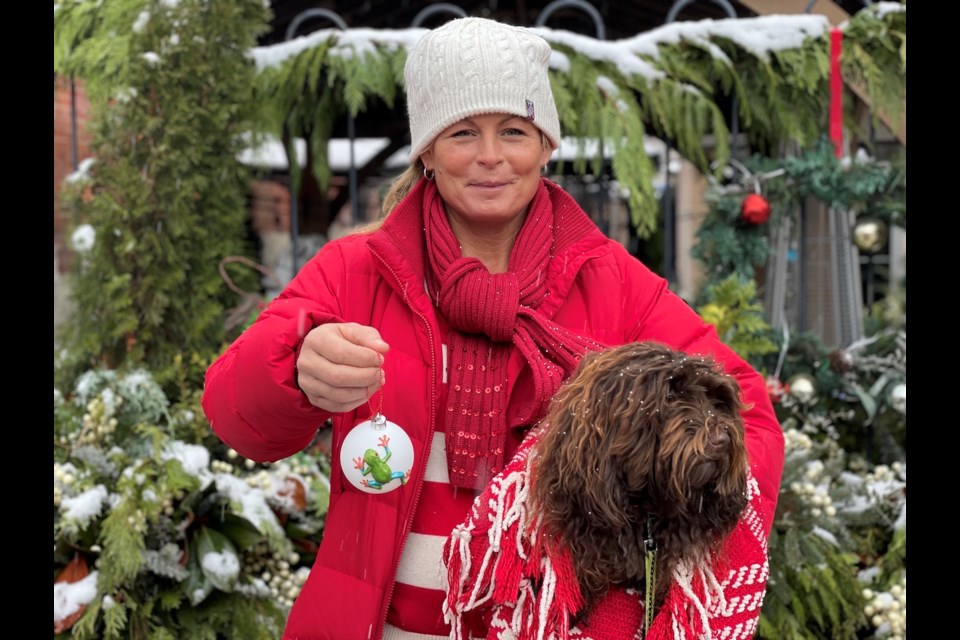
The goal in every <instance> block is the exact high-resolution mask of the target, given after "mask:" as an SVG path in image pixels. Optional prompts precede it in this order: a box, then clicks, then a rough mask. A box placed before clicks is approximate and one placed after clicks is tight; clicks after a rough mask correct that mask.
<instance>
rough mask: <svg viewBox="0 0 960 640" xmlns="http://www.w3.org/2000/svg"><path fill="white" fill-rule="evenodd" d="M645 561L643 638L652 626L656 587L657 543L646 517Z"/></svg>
mask: <svg viewBox="0 0 960 640" xmlns="http://www.w3.org/2000/svg"><path fill="white" fill-rule="evenodd" d="M643 549H644V555H645V559H646V562H645V564H646V567H645V573H646V580H645V582H646V593H645V594H644V597H643V600H644V603H643V637H644V638H646V637H647V634H648V633H649V632H650V625H651V624H653V605H654V601H655V600H656V586H657V541H656V540H654V539H653V519H652V518H651V517H650V516H647V527H646V532H645V534H644V538H643Z"/></svg>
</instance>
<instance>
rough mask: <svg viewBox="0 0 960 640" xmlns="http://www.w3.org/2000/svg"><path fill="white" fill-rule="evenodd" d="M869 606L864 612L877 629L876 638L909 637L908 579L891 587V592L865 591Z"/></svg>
mask: <svg viewBox="0 0 960 640" xmlns="http://www.w3.org/2000/svg"><path fill="white" fill-rule="evenodd" d="M863 597H864V599H866V601H867V604H866V606H865V607H864V608H863V612H864V613H866V614H867V617H868V618H869V619H870V623H871V624H872V625H873V626H874V627H875V628H876V629H877V632H876V637H877V638H884V639H886V640H905V638H906V637H907V577H906V575H904V576H903V577H902V578H900V582H899V583H897V584H895V585H893V586H892V587H890V590H889V591H880V592H876V591H873V590H872V589H864V590H863Z"/></svg>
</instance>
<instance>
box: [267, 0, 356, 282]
mask: <svg viewBox="0 0 960 640" xmlns="http://www.w3.org/2000/svg"><path fill="white" fill-rule="evenodd" d="M310 18H327V19H328V20H330V21H331V22H333V23H334V24H335V25H337V27H338V28H339V29H346V28H347V23H346V22H344V20H343V18H341V17H340V15H339V14H338V13H336V12H334V11H330V10H329V9H316V8H315V9H306V10H304V11H301V12H300V13H298V14H297V15H296V16H294V18H293V20H291V21H290V24H289V25H287V31H286V34H285V35H284V41H287V40H292V39H293V37H294V36H295V35H296V33H297V29H299V28H300V25H301V24H303V23H304V21H306V20H309V19H310ZM347 127H348V130H349V131H351V132H352V130H353V116H352V115H350V113H349V111H348V112H347ZM291 136H293V142H292V145H291V146H292V147H293V157H292V158H289V160H290V163H291V166H292V164H293V163H294V162H297V163H299V158H298V156H297V140H296V137H295V136H294V134H293V133H291ZM299 168H300V167H299V165H298V166H297V169H298V170H299ZM356 179H357V178H356V170H355V167H354V164H353V134H352V133H351V134H350V201H351V202H353V206H354V212H356V210H357V209H356V207H357V202H356V197H355V192H356V184H355V183H356ZM302 180H303V179H302V177H301V183H302ZM293 182H294V180H293V170H292V169H290V252H291V257H292V260H291V272H290V277H291V278H292V277H293V276H295V275H297V272H298V271H299V270H300V265H299V264H298V259H297V237H298V236H299V235H300V213H299V207H298V202H297V201H298V199H299V189H297V188H295V187H294V184H293ZM297 186H299V185H297Z"/></svg>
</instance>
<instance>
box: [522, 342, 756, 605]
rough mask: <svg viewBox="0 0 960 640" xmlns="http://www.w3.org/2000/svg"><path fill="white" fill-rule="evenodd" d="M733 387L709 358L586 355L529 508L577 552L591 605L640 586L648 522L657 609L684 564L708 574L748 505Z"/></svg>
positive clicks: (564, 395)
mask: <svg viewBox="0 0 960 640" xmlns="http://www.w3.org/2000/svg"><path fill="white" fill-rule="evenodd" d="M741 409H742V405H741V402H740V395H739V388H738V386H737V384H736V382H735V381H734V380H733V379H732V378H731V377H729V376H728V375H726V374H724V373H722V372H721V371H720V369H719V367H718V366H717V365H716V364H715V363H714V361H713V360H711V359H709V358H705V357H700V356H690V355H687V354H685V353H682V352H679V351H675V350H673V349H670V348H668V347H665V346H662V345H659V344H655V343H647V342H645V343H632V344H628V345H624V346H621V347H617V348H615V349H610V350H607V351H603V352H599V353H594V354H589V355H587V356H585V357H584V359H583V361H582V362H581V363H580V366H579V368H578V369H577V372H576V373H575V374H574V376H573V377H572V378H571V379H570V381H568V382H567V383H566V384H565V385H564V386H563V387H562V388H561V389H560V391H559V392H558V393H557V395H556V397H555V398H554V400H553V402H552V404H551V407H550V410H549V412H548V414H547V416H546V417H545V418H544V420H543V424H544V425H546V431H545V433H544V434H543V435H542V436H541V439H540V440H539V442H537V444H536V457H535V459H534V462H533V466H532V468H531V474H532V477H531V487H530V491H531V496H530V497H531V501H532V504H533V505H535V506H536V507H535V508H536V511H537V513H539V514H540V517H541V518H542V521H541V526H542V531H543V532H551V534H552V535H549V537H550V539H552V540H553V541H554V542H555V543H558V544H564V545H566V546H568V547H569V549H570V551H571V552H572V556H573V562H574V567H575V570H576V575H577V579H578V582H579V585H580V590H581V593H582V595H583V597H584V600H585V602H586V606H585V607H584V608H583V609H581V615H579V616H578V618H580V619H582V618H583V617H584V616H586V615H588V614H589V611H590V609H591V606H592V605H593V604H595V603H596V602H598V601H599V599H600V598H601V597H602V596H603V595H604V593H606V591H607V589H608V587H610V586H613V585H618V586H623V587H628V588H635V589H638V590H640V591H642V590H643V589H644V562H645V561H644V543H643V541H644V537H645V528H646V525H647V522H648V519H649V522H650V523H651V533H652V535H653V538H654V539H655V541H656V543H657V545H658V548H659V550H658V561H657V575H658V580H657V589H656V592H657V594H656V595H657V602H658V604H659V603H660V602H662V600H663V597H664V596H665V594H666V591H667V589H668V588H669V586H670V584H671V579H670V577H671V576H672V575H673V569H674V568H675V567H676V566H677V564H678V563H679V562H681V561H683V562H692V563H694V564H696V565H700V566H705V565H706V564H707V563H709V562H710V561H711V559H712V558H713V557H714V555H713V554H714V553H715V552H716V550H717V549H718V548H719V542H720V540H721V538H722V537H723V536H725V535H726V534H728V533H729V532H730V531H731V530H732V529H733V527H734V525H735V524H736V523H737V520H738V519H739V516H740V515H741V513H742V512H743V510H744V508H745V507H746V505H747V485H746V483H747V452H746V447H745V444H744V435H743V423H742V421H741V418H740V411H741Z"/></svg>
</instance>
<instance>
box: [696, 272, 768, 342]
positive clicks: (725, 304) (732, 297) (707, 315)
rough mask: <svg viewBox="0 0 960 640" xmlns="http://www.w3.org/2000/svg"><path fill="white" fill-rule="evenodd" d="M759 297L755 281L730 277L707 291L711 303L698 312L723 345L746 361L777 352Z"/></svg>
mask: <svg viewBox="0 0 960 640" xmlns="http://www.w3.org/2000/svg"><path fill="white" fill-rule="evenodd" d="M756 296H757V283H756V282H754V281H753V280H747V279H745V278H742V277H739V276H737V275H736V274H731V275H730V276H728V277H727V278H726V279H724V280H723V281H721V282H719V283H718V284H715V285H713V286H711V287H710V288H709V289H708V290H707V292H706V297H707V299H708V300H709V301H710V302H708V303H706V304H704V305H703V306H702V307H700V308H698V309H697V313H699V314H700V316H701V317H702V318H703V319H704V320H706V321H707V322H709V323H710V324H712V325H713V326H714V327H715V328H716V330H717V334H718V335H719V336H720V339H721V340H722V341H723V342H724V344H726V345H727V346H728V347H730V348H731V349H733V350H734V351H736V352H737V354H738V355H739V356H740V357H741V358H743V359H745V360H750V359H752V358H755V357H757V356H762V355H765V354H768V353H772V352H775V351H776V350H777V345H776V344H774V342H773V340H771V339H770V337H769V334H770V325H768V324H767V322H766V321H765V320H764V319H763V305H761V304H760V303H759V302H757V300H756Z"/></svg>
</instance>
